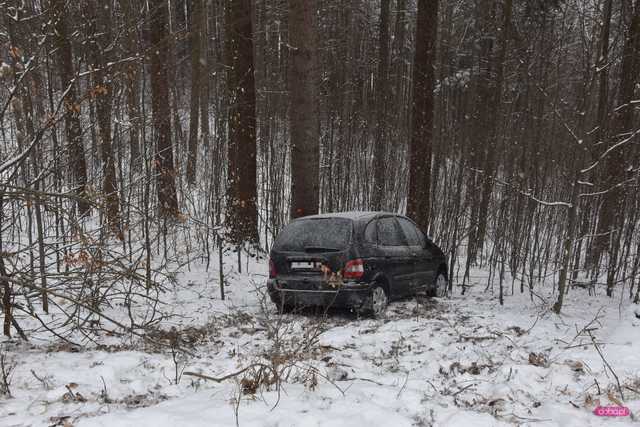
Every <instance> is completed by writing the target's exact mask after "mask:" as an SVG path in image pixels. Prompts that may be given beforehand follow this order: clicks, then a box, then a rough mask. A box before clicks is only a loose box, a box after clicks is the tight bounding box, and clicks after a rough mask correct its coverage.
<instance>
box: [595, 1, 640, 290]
mask: <svg viewBox="0 0 640 427" xmlns="http://www.w3.org/2000/svg"><path fill="white" fill-rule="evenodd" d="M625 3H626V9H627V11H628V12H629V15H630V17H629V21H628V24H627V30H626V33H625V40H624V46H623V50H622V64H621V66H620V87H619V89H618V97H617V105H616V106H615V109H614V113H613V116H612V122H611V125H612V138H611V140H610V143H609V145H608V147H609V148H608V155H607V156H606V157H605V159H604V160H605V162H604V164H605V168H606V171H605V179H604V188H605V195H604V200H603V203H602V210H601V212H600V220H599V223H598V236H599V239H606V240H605V241H608V255H609V259H608V272H607V296H612V295H613V287H614V280H615V274H616V270H617V261H618V259H617V258H618V253H619V251H620V245H621V241H622V236H621V234H622V233H621V231H622V230H623V228H624V223H625V209H624V200H625V191H624V189H625V188H628V186H627V185H626V184H625V181H626V180H629V181H630V182H633V178H634V177H633V170H634V166H635V167H638V165H634V164H633V160H634V159H633V156H632V145H631V142H633V139H634V137H635V135H634V131H635V129H634V106H633V104H634V103H633V100H634V89H635V86H636V83H637V82H638V71H639V70H640V67H639V65H640V0H635V1H634V2H631V1H630V0H629V1H625ZM601 245H602V246H605V245H604V244H602V243H601ZM636 256H637V255H636Z"/></svg>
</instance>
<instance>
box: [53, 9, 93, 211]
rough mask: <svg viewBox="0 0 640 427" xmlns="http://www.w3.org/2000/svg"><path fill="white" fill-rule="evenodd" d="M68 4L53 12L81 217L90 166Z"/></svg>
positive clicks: (86, 206) (71, 177)
mask: <svg viewBox="0 0 640 427" xmlns="http://www.w3.org/2000/svg"><path fill="white" fill-rule="evenodd" d="M66 4H67V2H66V0H53V1H52V3H51V7H52V8H51V11H52V12H53V22H54V23H55V24H54V25H55V36H56V47H57V56H58V63H59V66H60V79H61V80H62V85H63V86H65V88H66V87H67V86H68V88H67V91H66V96H65V99H64V108H65V110H66V111H65V115H64V127H65V133H66V137H67V147H68V151H69V160H70V165H71V167H70V168H69V169H70V171H71V173H69V175H68V176H69V180H70V181H71V183H70V184H71V188H74V189H75V192H76V195H77V196H78V197H79V198H78V202H77V206H78V211H79V214H80V215H81V216H84V215H88V214H90V206H89V203H88V202H87V201H86V199H85V186H86V184H87V163H86V161H85V157H84V147H83V144H82V128H81V127H80V111H81V109H80V102H79V101H78V96H77V94H76V93H77V92H76V81H75V80H76V79H75V77H76V76H75V73H74V70H73V52H72V48H71V41H70V40H69V32H68V29H67V16H68V13H69V12H68V11H67V10H65V5H66Z"/></svg>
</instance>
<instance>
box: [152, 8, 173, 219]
mask: <svg viewBox="0 0 640 427" xmlns="http://www.w3.org/2000/svg"><path fill="white" fill-rule="evenodd" d="M148 5H149V41H150V43H151V48H150V50H149V55H150V57H151V58H150V59H151V110H152V113H153V128H154V131H155V139H156V155H155V167H156V169H157V175H156V176H157V180H158V185H157V191H158V209H159V214H160V215H161V216H174V217H175V216H177V215H178V214H179V211H178V197H177V194H176V184H175V174H176V172H175V167H174V164H173V144H172V142H171V107H170V104H169V80H168V79H169V73H168V70H167V67H168V64H167V61H166V55H167V52H169V37H170V35H169V29H168V18H167V3H166V2H165V1H164V0H150V1H149V2H148Z"/></svg>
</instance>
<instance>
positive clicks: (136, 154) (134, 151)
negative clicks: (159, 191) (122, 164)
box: [120, 0, 142, 172]
mask: <svg viewBox="0 0 640 427" xmlns="http://www.w3.org/2000/svg"><path fill="white" fill-rule="evenodd" d="M135 6H136V0H120V7H121V8H122V10H123V12H124V17H125V20H126V25H127V36H126V42H127V44H126V47H125V48H124V49H125V52H126V54H127V55H129V56H130V57H133V56H134V55H136V54H137V53H138V52H139V48H140V47H139V43H138V42H137V39H138V35H137V31H136V30H137V27H136V26H137V24H136V15H135V10H136V9H135ZM139 75H140V64H139V63H138V62H135V63H131V64H128V65H127V67H126V77H125V84H126V94H127V110H128V114H129V155H130V161H131V170H132V171H134V172H138V171H139V170H140V166H141V160H142V158H141V157H140V125H141V124H140V100H139V94H140V90H139V88H138V85H139Z"/></svg>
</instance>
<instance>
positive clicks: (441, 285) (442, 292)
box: [429, 271, 449, 298]
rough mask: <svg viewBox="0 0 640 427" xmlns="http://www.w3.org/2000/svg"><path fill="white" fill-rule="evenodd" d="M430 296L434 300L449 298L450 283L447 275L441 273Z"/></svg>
mask: <svg viewBox="0 0 640 427" xmlns="http://www.w3.org/2000/svg"><path fill="white" fill-rule="evenodd" d="M429 296H430V297H432V298H446V297H448V296H449V281H448V280H447V275H446V274H445V273H444V272H442V271H439V272H438V274H436V278H435V280H434V281H433V286H432V287H431V289H430V290H429Z"/></svg>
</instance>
